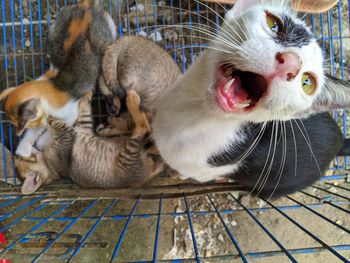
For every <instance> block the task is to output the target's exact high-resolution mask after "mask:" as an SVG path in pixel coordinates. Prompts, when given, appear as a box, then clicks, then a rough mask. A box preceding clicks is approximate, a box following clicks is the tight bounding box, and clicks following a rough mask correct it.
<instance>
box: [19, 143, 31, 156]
mask: <svg viewBox="0 0 350 263" xmlns="http://www.w3.org/2000/svg"><path fill="white" fill-rule="evenodd" d="M32 150H33V145H32V144H31V143H29V142H23V141H22V142H20V144H19V145H18V147H17V149H16V155H18V156H21V157H23V158H29V157H30V156H31V155H32Z"/></svg>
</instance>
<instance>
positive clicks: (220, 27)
mask: <svg viewBox="0 0 350 263" xmlns="http://www.w3.org/2000/svg"><path fill="white" fill-rule="evenodd" d="M196 2H197V3H199V4H200V5H202V6H204V7H206V8H208V9H209V10H211V11H212V12H214V14H216V15H217V17H219V18H220V19H221V20H222V21H223V23H224V24H227V25H228V26H229V29H230V30H231V31H232V32H233V33H234V34H235V35H237V36H238V37H239V38H240V39H241V41H243V39H242V38H241V37H240V35H239V34H238V33H237V32H236V31H235V29H234V28H233V27H232V26H231V25H230V24H229V23H227V22H226V20H225V19H224V18H223V17H222V16H221V15H220V14H219V13H218V12H216V11H215V10H214V9H212V8H210V7H209V6H207V5H205V4H204V3H202V2H200V1H198V0H196ZM150 6H152V5H150ZM165 7H171V6H165ZM171 8H173V9H175V10H179V11H186V12H189V13H190V14H194V15H196V16H198V14H197V13H196V12H194V11H190V10H187V9H183V8H178V7H171ZM225 11H227V10H226V9H225ZM199 16H200V17H201V18H203V19H204V20H206V21H208V22H210V23H211V24H213V25H214V26H215V27H211V28H212V29H214V30H215V34H216V33H217V31H218V30H220V32H221V33H224V34H225V35H226V36H227V37H228V38H229V39H230V40H232V41H234V42H235V43H236V40H235V39H234V38H231V37H230V36H231V34H230V32H229V31H227V30H225V29H224V28H223V27H222V26H220V25H218V24H217V23H216V22H214V21H212V20H210V19H208V18H207V17H205V16H203V15H199ZM235 23H236V24H237V25H238V26H239V27H240V25H239V23H237V21H235ZM184 24H185V23H182V24H181V25H179V27H180V28H181V27H182V25H184ZM188 24H189V25H190V27H189V28H188V29H190V30H191V25H193V24H196V23H193V22H192V23H188ZM197 24H198V25H201V26H203V24H201V23H197ZM207 26H208V25H207ZM157 28H158V29H159V28H162V27H159V26H158V27H157ZM217 28H218V29H217ZM241 29H242V28H241ZM242 32H243V34H245V33H244V30H243V29H242ZM245 37H246V35H245Z"/></svg>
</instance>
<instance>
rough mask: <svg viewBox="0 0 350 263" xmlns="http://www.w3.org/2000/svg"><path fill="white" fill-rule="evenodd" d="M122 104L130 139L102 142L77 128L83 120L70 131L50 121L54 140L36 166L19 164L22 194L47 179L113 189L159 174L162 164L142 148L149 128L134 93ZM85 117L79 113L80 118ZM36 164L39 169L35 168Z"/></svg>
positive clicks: (59, 123) (85, 129) (142, 181)
mask: <svg viewBox="0 0 350 263" xmlns="http://www.w3.org/2000/svg"><path fill="white" fill-rule="evenodd" d="M126 104H127V107H128V110H129V112H130V114H131V116H132V118H133V120H134V122H135V129H134V130H133V132H132V134H131V137H130V136H128V137H122V138H117V139H113V140H106V139H104V138H100V137H96V136H94V135H93V134H92V132H91V128H90V127H83V126H81V125H82V124H83V123H86V122H87V121H86V120H81V119H80V120H78V125H77V127H76V128H72V127H69V126H67V125H65V124H64V123H62V122H59V121H57V120H54V119H51V118H50V119H49V121H48V122H49V128H50V131H51V132H52V134H53V137H54V139H53V140H52V142H51V143H50V144H49V145H48V146H46V147H45V148H44V151H43V152H42V153H41V155H40V156H42V157H40V159H39V162H38V163H39V164H38V163H35V164H34V166H33V164H32V163H30V162H28V161H27V160H25V161H23V160H21V161H20V162H21V165H22V169H21V171H20V174H21V176H22V177H24V178H25V180H24V183H23V186H22V193H23V194H30V193H33V192H35V191H36V190H37V189H38V188H39V187H40V185H41V184H39V183H40V182H48V181H44V180H43V179H42V178H47V177H48V176H49V177H50V178H58V177H60V176H67V175H69V176H70V177H71V178H72V179H73V181H74V182H75V183H77V184H78V185H80V186H82V187H86V188H113V187H121V186H137V185H140V184H143V183H145V182H146V181H147V180H149V179H151V178H152V176H154V175H155V174H157V173H159V172H160V171H161V170H162V168H163V163H162V161H158V162H155V161H153V160H152V158H151V157H149V156H148V155H147V153H146V151H145V150H144V148H143V145H144V139H145V136H146V134H147V133H149V132H150V126H149V123H148V120H147V117H146V115H145V113H144V112H142V111H140V97H139V96H138V95H137V93H136V92H135V91H133V90H130V91H128V93H127V98H126ZM88 115H89V114H88V113H87V112H82V113H81V116H82V117H83V116H88ZM90 120H91V119H90ZM79 123H80V124H79ZM17 164H18V163H17ZM63 164H65V165H63ZM38 165H39V166H40V167H41V168H40V169H36V167H37V166H38ZM23 167H24V168H23ZM38 182H39V183H38Z"/></svg>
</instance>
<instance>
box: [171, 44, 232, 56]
mask: <svg viewBox="0 0 350 263" xmlns="http://www.w3.org/2000/svg"><path fill="white" fill-rule="evenodd" d="M190 48H199V47H198V46H185V47H177V48H174V49H171V50H169V51H167V52H168V53H172V52H174V51H177V50H184V49H190ZM201 48H205V49H210V50H215V51H219V52H224V53H227V54H230V55H231V54H232V53H231V52H229V51H227V50H223V49H218V48H213V47H201Z"/></svg>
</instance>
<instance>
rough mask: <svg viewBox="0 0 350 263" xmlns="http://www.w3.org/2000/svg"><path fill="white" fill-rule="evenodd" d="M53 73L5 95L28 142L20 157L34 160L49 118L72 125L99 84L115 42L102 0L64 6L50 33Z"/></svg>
mask: <svg viewBox="0 0 350 263" xmlns="http://www.w3.org/2000/svg"><path fill="white" fill-rule="evenodd" d="M48 39H49V41H48V44H49V50H50V57H51V65H52V70H50V71H48V73H46V74H45V76H44V77H42V78H39V79H37V80H34V81H30V82H26V83H24V84H22V85H20V86H18V87H16V88H10V89H6V90H5V91H3V92H2V93H1V95H0V99H2V100H3V110H4V111H5V112H6V113H7V116H8V117H9V119H10V120H11V121H12V123H13V124H14V125H15V126H16V128H17V134H18V135H21V134H22V132H23V131H24V130H25V129H28V131H27V132H26V133H25V135H24V138H23V139H22V141H21V142H20V144H19V145H18V148H17V150H16V154H17V155H20V156H22V157H29V156H30V155H31V153H32V146H33V144H34V143H35V142H36V141H37V139H38V137H39V136H40V135H41V134H42V133H43V132H44V131H45V128H44V126H45V125H46V119H47V117H48V116H53V117H55V118H58V119H61V120H63V121H64V122H65V123H66V124H67V125H73V123H74V122H75V120H76V118H77V116H78V99H79V98H80V97H81V96H83V95H84V94H85V93H87V92H88V91H90V90H92V89H93V88H94V86H95V84H96V81H97V78H98V75H99V71H100V63H101V59H102V55H103V52H104V50H105V48H106V47H107V46H108V45H110V44H112V43H113V42H114V40H115V26H114V24H113V21H112V20H111V18H110V17H109V15H108V14H107V13H105V12H103V10H102V7H101V3H99V2H98V1H96V2H95V1H92V0H84V1H82V2H81V3H80V4H77V5H72V6H67V7H64V8H62V9H61V10H60V11H59V12H58V13H57V17H56V22H55V24H54V25H53V26H52V28H51V30H50V32H49V37H48Z"/></svg>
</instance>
